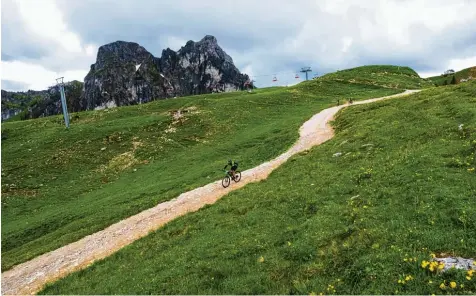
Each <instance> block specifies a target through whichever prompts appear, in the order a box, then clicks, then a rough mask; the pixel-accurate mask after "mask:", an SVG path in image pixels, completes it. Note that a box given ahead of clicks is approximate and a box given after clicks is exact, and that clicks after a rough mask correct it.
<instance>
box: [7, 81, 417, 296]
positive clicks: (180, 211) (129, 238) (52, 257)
mask: <svg viewBox="0 0 476 296" xmlns="http://www.w3.org/2000/svg"><path fill="white" fill-rule="evenodd" d="M417 91H418V90H407V91H405V92H403V93H400V94H396V95H392V96H387V97H382V98H377V99H370V100H366V101H358V102H355V103H354V105H360V104H367V103H371V102H374V101H378V100H382V99H386V98H393V97H399V96H404V95H408V94H411V93H414V92H417ZM346 106H349V105H341V106H336V107H332V108H328V109H325V110H323V111H321V112H319V113H318V114H316V115H314V116H313V117H312V118H311V119H309V120H308V121H306V122H305V123H304V124H303V125H302V126H301V128H300V129H299V140H298V141H297V142H296V143H295V144H294V145H293V146H292V147H291V148H290V149H289V150H288V151H286V152H285V153H283V154H281V155H280V156H278V157H276V158H275V159H273V160H271V161H268V162H265V163H263V164H261V165H259V166H257V167H254V168H252V169H249V170H247V171H244V172H242V179H241V181H240V182H239V183H234V182H232V184H231V185H230V186H229V187H228V188H223V187H222V186H221V180H220V181H216V182H214V183H210V184H208V185H205V186H203V187H200V188H196V189H194V190H192V191H189V192H185V193H183V194H181V195H179V196H178V197H176V198H174V199H172V200H170V201H167V202H163V203H161V204H158V205H157V206H155V207H153V208H151V209H148V210H145V211H143V212H141V213H139V214H136V215H134V216H132V217H129V218H127V219H124V220H122V221H120V222H118V223H116V224H113V225H111V226H109V227H107V228H105V229H104V230H101V231H99V232H96V233H94V234H91V235H88V236H86V237H84V238H82V239H80V240H79V241H76V242H74V243H71V244H69V245H66V246H64V247H61V248H59V249H57V250H54V251H51V252H49V253H45V254H43V255H40V256H38V257H36V258H34V259H32V260H30V261H28V262H24V263H21V264H19V265H16V266H14V267H13V268H12V269H10V270H7V271H5V272H4V273H2V295H18V294H23V295H24V294H34V293H36V292H38V291H39V290H41V288H42V287H43V286H44V285H45V284H46V283H48V282H52V281H54V280H57V279H59V278H62V277H64V276H66V275H67V274H69V273H71V272H73V271H77V270H80V269H83V268H85V267H87V266H88V265H90V264H91V263H93V262H94V261H96V260H99V259H102V258H105V257H107V256H109V255H111V254H112V253H114V252H116V251H118V250H119V249H121V248H122V247H124V246H126V245H129V244H130V243H132V242H134V241H135V240H137V239H139V238H141V237H143V236H146V235H147V234H148V233H149V232H151V231H154V230H156V229H157V228H159V227H161V226H162V225H164V224H165V223H167V222H169V221H171V220H173V219H175V218H177V217H179V216H182V215H185V214H186V213H188V212H193V211H196V210H198V209H200V208H201V207H203V206H204V205H206V204H212V203H214V202H216V201H217V200H218V199H220V198H221V197H222V196H224V195H226V194H228V193H229V192H230V191H233V190H236V189H239V188H241V187H243V186H245V185H246V184H248V183H251V182H258V181H260V180H263V179H266V178H267V177H268V175H269V174H270V173H271V172H272V171H273V170H274V169H276V168H277V167H279V166H280V165H281V164H282V163H284V162H285V161H286V160H288V158H290V157H291V156H293V155H294V154H296V153H299V152H302V151H305V150H307V149H310V148H311V147H313V146H315V145H319V144H321V143H323V142H325V141H327V140H329V139H331V138H332V137H333V136H334V132H333V130H332V128H331V127H330V125H329V124H328V122H329V121H331V120H332V119H333V118H334V115H335V114H336V113H337V112H338V111H339V110H340V109H342V108H344V107H346Z"/></svg>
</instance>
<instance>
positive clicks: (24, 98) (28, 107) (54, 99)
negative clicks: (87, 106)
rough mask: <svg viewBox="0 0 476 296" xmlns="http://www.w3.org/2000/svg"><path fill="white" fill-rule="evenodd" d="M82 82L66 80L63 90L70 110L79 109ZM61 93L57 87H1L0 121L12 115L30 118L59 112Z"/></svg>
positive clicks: (60, 110) (60, 109) (22, 118)
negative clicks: (6, 89)
mask: <svg viewBox="0 0 476 296" xmlns="http://www.w3.org/2000/svg"><path fill="white" fill-rule="evenodd" d="M82 90H83V83H82V82H80V81H77V80H74V81H70V82H66V83H65V84H64V92H65V96H66V103H67V105H68V110H69V111H70V112H77V111H81V107H80V106H79V102H80V97H81V93H82ZM62 112H63V110H62V107H61V95H60V92H59V89H58V87H56V86H54V87H50V88H48V89H47V90H41V91H35V90H28V91H25V92H10V91H5V90H3V89H2V121H4V120H8V119H10V118H12V117H18V119H21V120H24V119H31V118H38V117H44V116H50V115H56V114H61V113H62Z"/></svg>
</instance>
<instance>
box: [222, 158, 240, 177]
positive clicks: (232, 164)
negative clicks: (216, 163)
mask: <svg viewBox="0 0 476 296" xmlns="http://www.w3.org/2000/svg"><path fill="white" fill-rule="evenodd" d="M228 166H231V168H230V172H231V175H232V177H233V179H234V178H235V171H236V169H237V168H238V162H236V161H232V160H231V159H230V160H228V163H227V164H226V165H225V167H224V168H223V169H224V170H226V168H227V167H228Z"/></svg>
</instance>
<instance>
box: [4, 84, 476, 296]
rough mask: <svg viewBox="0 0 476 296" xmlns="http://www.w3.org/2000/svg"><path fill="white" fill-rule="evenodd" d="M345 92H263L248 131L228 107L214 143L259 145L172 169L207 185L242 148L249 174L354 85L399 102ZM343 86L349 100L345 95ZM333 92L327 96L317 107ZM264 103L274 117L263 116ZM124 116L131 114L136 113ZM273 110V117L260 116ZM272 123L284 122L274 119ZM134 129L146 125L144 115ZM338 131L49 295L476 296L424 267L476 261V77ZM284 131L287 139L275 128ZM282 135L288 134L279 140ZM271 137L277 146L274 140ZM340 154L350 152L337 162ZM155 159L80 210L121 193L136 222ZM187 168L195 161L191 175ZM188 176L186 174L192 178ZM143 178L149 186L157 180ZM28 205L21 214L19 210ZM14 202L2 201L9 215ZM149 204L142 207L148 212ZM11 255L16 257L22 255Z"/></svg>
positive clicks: (472, 283)
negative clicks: (230, 118)
mask: <svg viewBox="0 0 476 296" xmlns="http://www.w3.org/2000/svg"><path fill="white" fill-rule="evenodd" d="M334 83H335V82H333V84H330V85H328V84H326V83H323V84H322V86H320V87H324V86H326V87H327V86H328V87H329V88H326V89H325V90H324V89H317V88H316V89H314V90H313V91H312V92H311V93H312V94H311V93H307V92H306V91H305V90H304V86H305V87H311V85H312V84H311V83H308V84H306V85H304V86H301V87H303V89H300V93H299V95H297V96H296V98H295V101H292V99H291V98H292V93H293V89H289V90H285V91H282V92H281V91H279V92H276V93H267V94H266V96H269V98H268V97H267V98H266V99H265V98H264V97H263V100H262V101H254V99H253V98H255V97H256V98H258V96H259V95H258V94H256V95H252V96H249V97H243V98H242V99H241V100H242V101H243V104H244V105H243V106H247V108H244V109H243V110H250V111H253V112H250V114H249V115H245V114H248V113H245V112H243V113H241V115H238V113H235V114H236V115H235V116H236V118H238V117H239V118H240V119H239V120H238V122H239V123H240V124H246V122H248V125H247V126H246V129H245V126H241V128H240V129H232V128H231V129H230V130H228V131H227V133H225V132H223V130H224V129H226V128H225V126H227V125H226V124H225V123H228V122H227V121H226V120H227V116H226V115H227V114H229V112H227V111H225V109H226V107H221V108H219V109H220V110H219V111H215V112H211V113H209V114H210V115H209V116H208V118H209V120H210V121H212V122H214V124H217V123H221V124H224V126H221V128H222V129H221V130H220V133H219V135H218V134H215V135H217V140H215V141H216V142H215V143H221V141H224V139H226V138H228V139H230V137H229V136H230V133H236V134H234V135H241V136H242V137H244V135H242V134H240V133H245V130H246V133H247V135H248V136H247V140H245V139H244V138H243V139H242V138H241V137H240V136H234V137H231V138H232V139H233V141H237V142H236V143H234V144H233V145H231V144H223V145H224V146H222V147H223V148H221V149H222V150H220V149H218V148H211V147H210V148H208V149H209V150H206V148H198V147H199V146H198V144H195V146H193V147H196V148H188V149H197V150H196V151H195V150H193V153H187V152H185V151H184V154H178V155H177V156H176V158H174V161H175V162H173V163H175V164H177V163H179V162H180V163H181V161H182V160H181V159H182V157H185V155H195V156H196V159H194V160H195V163H200V165H199V166H198V167H199V168H198V169H197V171H196V172H195V174H196V175H197V176H199V175H200V172H203V175H202V176H201V178H206V174H205V172H207V173H208V172H209V173H208V174H212V172H213V171H214V169H215V167H216V166H218V165H219V164H221V163H222V159H226V158H227V157H223V154H225V153H226V151H229V150H228V149H230V148H231V147H235V149H234V150H233V151H234V154H229V155H239V156H240V157H241V158H242V159H246V162H244V163H245V164H244V166H245V167H246V168H248V167H251V166H253V165H255V164H258V163H259V162H261V161H263V160H265V159H269V158H271V157H272V156H274V155H276V154H277V153H279V152H282V151H284V150H285V148H286V147H288V146H289V145H290V144H291V143H292V142H293V141H294V140H295V139H296V137H297V134H296V132H297V129H298V127H299V125H301V124H302V122H304V120H305V119H307V118H308V117H309V116H310V115H311V114H314V113H316V112H317V111H318V110H320V109H321V108H324V107H325V106H328V105H330V104H331V103H332V101H333V98H335V97H338V96H340V95H342V94H343V93H345V91H347V92H349V91H357V89H354V87H358V88H359V93H360V94H361V96H360V98H363V97H366V96H367V97H370V96H380V95H385V94H387V93H385V91H383V90H375V89H373V90H372V91H370V93H369V90H368V89H367V88H365V87H362V86H360V85H348V84H344V85H340V84H334ZM344 86H345V87H348V89H347V90H345V89H344V88H343V87H344ZM312 87H317V86H315V85H313V86H312ZM298 89H299V88H296V91H297V90H298ZM337 90H339V91H341V92H342V93H341V94H339V95H337V94H335V96H333V95H332V94H333V92H334V91H337ZM377 93H378V95H377ZM263 95H264V94H263ZM321 95H322V98H327V101H326V100H325V99H317V98H319V97H320V96H321ZM253 96H254V97H253ZM284 97H285V98H286V99H283V98H284ZM279 98H281V99H279ZM190 100H192V99H190ZM209 100H210V101H211V100H214V104H213V106H215V107H216V106H219V105H218V104H223V106H228V108H230V109H233V108H236V106H237V104H240V103H238V102H239V100H240V99H233V100H225V99H222V98H220V97H219V96H216V98H213V99H212V98H210V99H207V100H205V99H203V101H199V100H195V101H190V103H189V104H192V102H193V105H197V106H199V110H206V109H205V108H206V107H205V106H204V105H206V103H205V102H210V101H209ZM273 100H276V101H273ZM184 101H185V100H184ZM250 101H254V102H256V103H251V102H250ZM176 102H177V103H176ZM178 102H179V101H170V102H159V103H157V104H155V103H154V104H151V105H150V107H145V106H142V107H140V108H158V106H162V105H161V104H171V105H172V104H178ZM200 102H202V103H200ZM285 102H289V103H287V104H286V103H285ZM291 102H292V103H291ZM201 104H204V105H201ZM253 104H256V105H253ZM154 106H156V107H154ZM169 106H170V105H169ZM209 106H210V105H209ZM250 106H254V108H253V109H252V110H251V107H250ZM259 106H260V107H261V108H263V109H265V108H270V109H265V110H266V111H263V109H261V110H260V109H259ZM293 106H294V107H293ZM174 107H175V108H176V107H178V106H177V105H175V106H174ZM169 108H172V106H170V107H169ZM217 108H218V107H217ZM165 109H166V108H164V109H160V110H165ZM123 110H130V111H128V112H131V113H132V112H133V111H132V110H135V109H134V108H125V109H123ZM234 110H236V109H234ZM118 112H119V113H117V114H120V112H126V111H118ZM260 113H261V114H262V115H263V117H261V118H258V116H257V114H260ZM252 114H253V115H252ZM264 114H266V115H270V114H271V115H272V117H271V118H273V116H274V118H275V119H274V120H271V119H268V120H265V119H264V118H265V117H264ZM91 116H92V115H91ZM108 116H112V115H108ZM115 116H117V115H115ZM150 116H151V115H150ZM214 116H216V117H214ZM246 116H248V117H246ZM202 118H203V117H202ZM252 118H254V119H252ZM268 118H269V117H268ZM245 119H246V120H245ZM111 120H112V119H111ZM114 120H120V119H118V118H116V119H114ZM137 120H139V119H137ZM142 120H146V119H142ZM164 120H166V119H165V118H164ZM203 120H205V119H203ZM127 121H128V122H129V124H133V123H134V120H132V119H131V117H128V120H127ZM235 122H236V121H235ZM106 123H107V121H104V125H107V124H106ZM22 124H25V125H26V124H27V123H22ZM209 124H210V125H209V126H214V125H213V124H212V123H209ZM252 125H254V126H256V128H255V129H253V128H251V126H252ZM333 125H334V127H335V130H336V135H335V137H334V138H333V139H331V140H329V141H328V142H326V143H324V144H322V145H320V146H317V147H314V148H313V149H311V150H310V151H307V152H303V153H301V154H299V155H296V156H294V157H292V158H291V159H290V160H289V161H288V162H286V163H285V164H283V165H282V166H281V167H279V168H278V169H276V170H275V171H274V172H273V173H272V174H271V175H270V176H269V177H268V178H267V179H266V180H264V181H262V182H259V183H253V184H249V185H247V186H245V187H244V188H243V189H241V190H238V191H234V192H231V193H230V194H228V195H227V196H225V197H223V198H222V199H221V200H219V201H218V202H216V203H215V204H214V205H211V206H207V207H204V208H202V209H201V210H199V211H197V212H194V213H191V214H188V215H186V216H183V217H180V218H178V219H176V220H174V221H172V222H170V223H168V224H167V225H166V226H165V227H163V228H161V229H159V230H157V231H156V232H154V233H152V234H150V235H149V236H147V237H144V238H142V239H140V240H138V241H136V242H135V243H133V244H131V245H129V246H127V247H125V248H124V249H122V250H120V251H118V252H116V253H115V254H113V255H112V256H110V257H108V258H106V259H104V260H101V261H99V262H97V263H95V264H93V265H92V266H90V267H88V268H87V269H85V270H82V271H79V272H75V273H73V274H71V275H69V276H67V277H66V278H64V279H61V280H59V281H57V282H55V283H53V284H51V285H48V286H47V287H46V288H45V289H44V290H43V291H42V292H41V294H293V295H294V294H320V293H322V294H413V295H415V294H416V295H420V294H475V293H476V276H472V275H468V274H467V273H466V272H463V271H457V270H454V271H450V272H447V273H444V274H442V273H440V272H437V270H435V271H431V270H430V269H429V267H428V266H426V264H425V262H424V261H425V260H430V258H431V257H432V255H436V256H440V255H441V256H445V255H454V256H462V257H466V258H471V257H472V258H476V172H475V167H476V82H468V83H464V84H460V85H456V86H448V87H438V88H432V89H427V90H424V91H422V92H421V93H418V94H415V95H412V96H408V97H404V98H397V99H391V100H386V101H382V102H377V103H372V104H368V105H361V106H352V107H349V108H345V109H343V110H342V111H340V112H339V114H338V116H337V118H336V120H335V121H334V123H333ZM91 128H92V127H91ZM57 129H58V130H59V128H57ZM210 129H211V127H210V128H209V129H206V130H210ZM262 129H263V130H264V131H263V133H261V132H260V131H261V130H262ZM273 129H276V131H274V132H273V133H271V131H273ZM278 129H279V130H280V132H277V130H278ZM51 133H53V132H51ZM62 133H64V134H65V135H66V132H65V131H62ZM70 133H72V132H71V131H70ZM270 133H271V134H273V135H276V136H274V137H271V138H270V137H269V135H270ZM131 136H132V135H131ZM260 136H261V137H263V138H262V139H260V138H259V137H260ZM65 137H66V136H65ZM103 137H104V134H101V135H100V136H99V135H98V139H102V138H103ZM251 139H255V142H253V140H251ZM258 139H259V140H258ZM264 139H268V140H267V141H272V142H265V143H262V142H261V141H263V140H264ZM210 140H211V139H210ZM7 141H8V140H7ZM240 141H243V142H240ZM224 142H226V141H224ZM237 143H238V144H237ZM245 143H249V145H250V148H246V144H245ZM2 145H3V142H2ZM215 145H216V144H215ZM226 145H231V146H226ZM270 145H271V146H273V145H275V147H272V148H271V147H270ZM100 146H101V145H99V144H98V145H97V147H95V150H94V151H95V152H91V153H99V152H96V150H97V149H99V148H100ZM28 147H31V146H28ZM213 147H216V146H213ZM259 147H267V148H266V149H263V148H259ZM2 148H3V147H2ZM188 149H187V150H188ZM198 149H203V150H198ZM216 149H218V151H217V150H216ZM257 149H263V150H257ZM268 149H273V150H272V151H268ZM2 150H3V149H2ZM204 151H206V152H208V153H209V154H206V153H204ZM215 151H216V152H215ZM337 152H341V153H342V155H341V156H340V157H333V155H334V154H335V153H337ZM2 153H3V152H2ZM115 154H117V152H116V153H111V154H110V156H109V157H111V156H113V155H115ZM205 155H206V157H205ZM2 156H3V155H2ZM246 157H248V158H246ZM157 158H158V156H157ZM157 158H156V159H157ZM105 159H107V158H105ZM156 159H154V161H153V162H156V161H157V167H156V169H155V170H153V169H152V166H151V165H150V164H149V165H148V166H143V167H142V166H141V167H140V168H139V170H138V171H137V172H136V173H135V174H136V175H138V174H137V173H141V171H143V172H142V173H141V174H142V175H141V178H140V179H135V178H134V174H133V173H130V174H127V175H123V176H121V177H119V179H118V181H116V182H117V183H112V184H111V185H104V187H103V188H102V189H98V191H97V192H96V191H93V192H92V193H83V194H85V195H77V196H74V195H71V196H70V197H69V199H68V201H69V202H71V206H73V204H74V206H76V205H78V204H80V202H79V200H82V199H83V198H84V199H87V198H89V196H91V198H90V199H89V202H90V203H91V202H93V201H94V200H95V199H94V198H93V197H96V198H97V199H99V196H102V198H101V199H99V200H101V201H102V200H103V199H104V201H103V202H101V203H100V204H102V205H106V204H107V201H106V200H107V197H106V194H103V193H115V194H117V196H113V197H111V198H110V199H109V202H114V201H116V202H117V203H115V204H114V205H113V206H111V205H109V206H107V209H108V211H115V209H116V208H117V209H119V208H122V209H123V210H122V212H121V213H124V214H125V213H126V212H127V210H125V209H130V207H131V206H130V205H128V206H123V207H121V204H124V205H126V204H127V203H128V202H130V204H132V205H134V204H135V203H134V202H131V200H134V199H133V197H134V196H135V195H134V193H133V192H134V189H133V188H134V186H136V182H139V180H141V179H146V180H162V179H160V178H161V177H160V176H161V175H160V171H163V170H164V167H163V166H165V164H162V162H161V161H158V160H156ZM201 159H202V160H201ZM188 160H189V159H188V158H187V159H186V160H184V166H185V165H186V164H188V163H189V162H188ZM153 162H152V163H153ZM147 170H150V171H147ZM45 171H46V169H45ZM152 171H153V172H154V178H152V177H151V179H148V178H149V177H148V176H149V173H147V172H152ZM177 171H178V173H177V175H175V178H178V177H177V176H179V175H180V173H181V172H182V170H180V169H177ZM193 171H195V169H193ZM43 174H44V175H46V172H43ZM182 174H183V173H182ZM189 174H190V176H189ZM191 175H192V172H190V173H188V172H187V173H186V174H183V175H180V182H178V183H177V184H181V186H182V187H180V190H182V191H183V190H184V189H186V187H187V186H184V185H183V184H187V185H190V184H193V185H197V186H198V185H200V181H198V180H199V179H200V178H199V177H192V176H191ZM122 178H126V179H127V180H129V181H128V183H127V185H126V184H124V185H119V184H120V181H121V180H126V179H122ZM212 179H213V178H212ZM143 182H144V183H142V184H143V185H142V186H143V187H146V188H147V186H148V184H149V183H148V182H152V181H145V180H144V181H143ZM170 182H172V181H170ZM193 182H195V183H193ZM154 183H156V184H157V185H155V186H157V187H154V186H152V185H149V186H151V188H152V187H154V189H150V190H151V191H154V190H158V189H157V188H161V187H159V186H161V185H159V184H161V182H159V181H157V182H154ZM78 184H79V183H78ZM85 184H87V183H85ZM114 184H117V185H114ZM81 186H83V185H81ZM108 186H111V187H108ZM121 186H128V187H130V189H128V191H129V192H130V194H128V196H129V198H126V197H122V195H120V194H119V193H118V192H119V190H120V188H124V187H121ZM113 188H115V189H113ZM76 190H77V189H76ZM114 190H117V191H114ZM164 190H165V189H164ZM180 190H178V191H180ZM137 192H138V191H137ZM88 194H91V195H88ZM174 194H175V192H174ZM112 195H114V194H112ZM125 195H126V194H125ZM165 195H166V194H164V196H165ZM172 195H173V194H172ZM172 195H170V197H171V196H172ZM52 196H56V197H55V198H56V199H53V197H51V198H52V199H51V201H53V200H57V199H60V198H59V195H52ZM78 196H80V197H81V198H79V197H78ZM159 196H162V195H160V194H155V193H154V194H153V195H152V197H150V198H147V197H144V198H136V200H137V201H136V202H137V204H140V205H142V204H144V208H145V207H146V206H150V205H151V204H154V203H156V202H157V199H159ZM17 198H18V197H17ZM46 198H48V197H42V198H37V200H42V199H46ZM12 200H15V198H12ZM72 200H78V203H77V204H75V203H73V201H72ZM120 201H121V202H120ZM148 202H150V204H147V203H148ZM12 203H13V201H12ZM38 203H40V202H39V201H38ZM49 203H51V202H49ZM98 203H99V201H98ZM18 204H20V202H17V204H14V205H15V206H11V208H13V209H16V208H20V205H18ZM22 204H23V205H26V204H28V205H29V204H30V203H25V202H23V203H22ZM3 207H4V205H3V204H2V211H4V208H3ZM25 207H26V206H25ZM96 207H97V206H96ZM92 208H93V207H91V209H92ZM140 208H141V206H137V210H139V209H140ZM13 209H8V207H7V210H6V211H5V212H6V214H5V212H4V215H6V216H7V217H9V218H11V219H13V217H17V216H15V215H14V214H13V213H18V215H20V217H23V218H22V220H18V221H20V222H25V221H28V222H33V220H29V219H33V217H34V215H33V216H30V218H29V219H27V217H25V216H21V211H20V210H16V212H15V211H14V210H13ZM29 209H30V211H31V210H32V209H33V208H29ZM8 211H11V212H10V213H9V212H8ZM104 212H105V211H104V210H101V211H99V212H93V211H92V210H90V211H89V212H88V215H86V216H87V217H94V215H106V214H104ZM132 212H133V211H129V213H132ZM129 213H128V214H129ZM3 219H5V218H4V217H3V216H2V226H3V225H6V226H7V227H2V232H3V231H7V235H10V236H11V237H14V235H13V234H9V233H15V232H14V231H12V229H13V228H14V226H13V223H11V222H9V221H6V222H5V221H4V220H3ZM18 219H20V218H18ZM85 219H86V220H85V221H88V220H87V219H94V218H85ZM103 219H105V218H103ZM112 220H113V219H110V220H109V221H112ZM5 223H7V224H5ZM8 223H11V224H8ZM71 223H73V222H71ZM83 223H85V222H84V221H83ZM96 224H97V223H95V224H94V225H96ZM14 225H23V224H22V223H17V224H14ZM15 227H18V230H17V233H24V232H21V231H20V229H27V228H26V227H24V225H23V226H22V227H23V228H20V226H15ZM4 228H6V230H4ZM93 228H94V227H91V228H90V229H93ZM58 229H62V228H61V227H60V228H58ZM80 229H81V228H80ZM8 231H11V232H8ZM58 231H59V230H58ZM55 233H56V232H54V231H53V232H49V233H48V234H46V235H45V236H47V235H55ZM2 235H4V234H3V233H2ZM20 237H21V236H20ZM38 239H39V240H41V239H43V238H42V237H40V238H38ZM32 243H34V241H33V242H32ZM2 247H3V246H2ZM17 248H21V247H17ZM11 250H16V249H15V248H11ZM8 252H9V251H8V250H7V252H6V255H7V258H8V257H9V256H12V255H13V254H20V253H14V251H10V252H11V253H8ZM25 252H26V251H25ZM17 256H19V255H17ZM16 258H20V257H16ZM22 258H25V257H22ZM13 261H15V260H13ZM16 261H19V260H18V259H17V260H16ZM10 262H12V261H10ZM422 263H423V266H425V267H422ZM2 265H3V263H2Z"/></svg>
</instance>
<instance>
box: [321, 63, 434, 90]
mask: <svg viewBox="0 0 476 296" xmlns="http://www.w3.org/2000/svg"><path fill="white" fill-rule="evenodd" d="M318 79H319V80H324V81H348V82H352V83H364V84H370V85H378V86H382V87H387V88H405V89H422V88H430V87H433V86H434V85H433V83H431V82H429V81H428V80H427V79H422V78H421V77H420V76H419V75H418V73H416V72H415V71H414V70H413V69H411V68H409V67H403V66H392V65H371V66H361V67H356V68H351V69H346V70H342V71H337V72H334V73H329V74H326V75H324V76H322V77H319V78H318Z"/></svg>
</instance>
